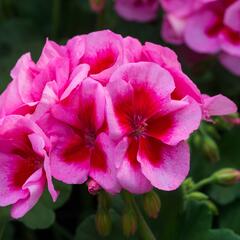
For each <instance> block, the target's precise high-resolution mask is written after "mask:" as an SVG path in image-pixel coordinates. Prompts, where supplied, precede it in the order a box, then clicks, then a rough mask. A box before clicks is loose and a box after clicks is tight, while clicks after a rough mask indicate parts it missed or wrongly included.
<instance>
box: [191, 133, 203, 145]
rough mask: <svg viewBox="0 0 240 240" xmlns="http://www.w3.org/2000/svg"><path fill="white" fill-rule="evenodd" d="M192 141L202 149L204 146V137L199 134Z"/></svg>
mask: <svg viewBox="0 0 240 240" xmlns="http://www.w3.org/2000/svg"><path fill="white" fill-rule="evenodd" d="M192 140H193V144H194V145H195V146H196V147H200V146H201V145H202V137H201V135H200V134H198V133H195V134H194V135H193V137H192Z"/></svg>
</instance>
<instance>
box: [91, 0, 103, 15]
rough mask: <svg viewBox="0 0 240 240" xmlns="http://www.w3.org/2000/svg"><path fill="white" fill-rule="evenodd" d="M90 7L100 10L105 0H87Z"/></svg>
mask: <svg viewBox="0 0 240 240" xmlns="http://www.w3.org/2000/svg"><path fill="white" fill-rule="evenodd" d="M89 3H90V6H91V9H92V10H93V11H94V12H96V13H99V12H101V11H102V10H103V9H104V7H105V4H106V0H89Z"/></svg>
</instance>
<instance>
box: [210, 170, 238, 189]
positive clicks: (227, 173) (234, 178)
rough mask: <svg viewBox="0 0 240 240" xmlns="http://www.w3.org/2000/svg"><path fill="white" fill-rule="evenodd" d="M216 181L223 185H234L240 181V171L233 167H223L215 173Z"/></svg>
mask: <svg viewBox="0 0 240 240" xmlns="http://www.w3.org/2000/svg"><path fill="white" fill-rule="evenodd" d="M213 178H214V179H215V183H217V184H221V185H233V184H236V183H238V182H240V171H238V170H236V169H232V168H226V169H222V170H220V171H218V172H216V173H214V174H213Z"/></svg>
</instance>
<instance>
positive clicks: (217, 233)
mask: <svg viewBox="0 0 240 240" xmlns="http://www.w3.org/2000/svg"><path fill="white" fill-rule="evenodd" d="M206 239H207V240H240V236H238V235H236V234H235V233H234V232H233V231H231V230H229V229H219V230H210V231H209V233H208V236H207V238H206Z"/></svg>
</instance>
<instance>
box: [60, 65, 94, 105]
mask: <svg viewBox="0 0 240 240" xmlns="http://www.w3.org/2000/svg"><path fill="white" fill-rule="evenodd" d="M88 72H89V66H88V65H86V64H81V65H79V66H77V67H76V68H75V69H74V71H73V72H72V74H71V76H70V81H69V85H68V86H67V87H66V89H65V90H64V92H63V94H62V96H61V100H63V99H64V98H66V97H68V96H69V94H70V93H71V92H72V91H73V90H74V89H75V88H76V87H77V86H79V85H80V84H81V82H82V81H83V80H84V79H86V78H87V75H88Z"/></svg>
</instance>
